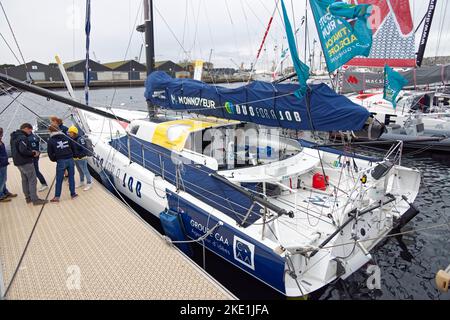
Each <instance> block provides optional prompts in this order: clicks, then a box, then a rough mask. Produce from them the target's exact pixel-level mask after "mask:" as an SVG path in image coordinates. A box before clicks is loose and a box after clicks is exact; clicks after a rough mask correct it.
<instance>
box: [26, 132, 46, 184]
mask: <svg viewBox="0 0 450 320" xmlns="http://www.w3.org/2000/svg"><path fill="white" fill-rule="evenodd" d="M28 141H29V142H30V146H31V149H32V150H35V151H37V152H39V151H40V149H39V146H40V138H39V137H38V136H37V135H35V134H34V133H33V132H32V133H31V134H30V136H29V137H28ZM33 165H34V170H35V171H36V177H37V178H38V180H39V182H40V183H41V188H40V189H39V190H38V191H39V192H42V191H45V190H47V189H48V184H47V181H45V178H44V175H43V174H42V173H41V171H40V170H39V156H37V157H34V158H33Z"/></svg>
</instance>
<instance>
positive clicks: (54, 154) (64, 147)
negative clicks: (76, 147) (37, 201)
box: [47, 125, 78, 202]
mask: <svg viewBox="0 0 450 320" xmlns="http://www.w3.org/2000/svg"><path fill="white" fill-rule="evenodd" d="M58 129H59V128H57V127H55V126H53V125H50V126H49V127H48V130H49V131H50V139H49V140H48V143H47V153H48V157H49V158H50V160H51V161H53V162H56V186H55V197H54V198H53V199H52V200H50V201H51V202H59V199H60V197H61V191H62V183H63V180H64V171H66V170H67V172H68V174H69V190H70V196H71V197H72V199H74V198H76V197H78V195H77V194H76V192H75V163H74V161H73V144H72V143H73V142H72V141H71V140H70V138H68V137H67V136H66V135H65V134H64V133H62V132H61V131H59V130H58Z"/></svg>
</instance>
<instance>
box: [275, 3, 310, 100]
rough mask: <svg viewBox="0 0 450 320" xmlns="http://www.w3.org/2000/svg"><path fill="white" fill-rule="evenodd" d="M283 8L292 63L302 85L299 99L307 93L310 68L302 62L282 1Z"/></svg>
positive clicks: (298, 94)
mask: <svg viewBox="0 0 450 320" xmlns="http://www.w3.org/2000/svg"><path fill="white" fill-rule="evenodd" d="M281 6H282V8H283V19H284V24H285V28H286V37H287V40H288V43H289V50H290V51H291V57H292V62H293V63H294V68H295V72H296V73H297V77H298V82H299V83H300V89H299V90H298V91H297V92H296V96H297V97H299V98H300V97H302V96H303V95H304V94H305V92H306V81H307V80H308V78H309V67H308V66H307V65H306V64H304V63H303V62H301V60H300V58H299V56H298V51H297V45H296V43H295V36H294V32H293V31H292V26H291V22H290V20H289V17H288V14H287V10H286V6H285V5H284V0H281Z"/></svg>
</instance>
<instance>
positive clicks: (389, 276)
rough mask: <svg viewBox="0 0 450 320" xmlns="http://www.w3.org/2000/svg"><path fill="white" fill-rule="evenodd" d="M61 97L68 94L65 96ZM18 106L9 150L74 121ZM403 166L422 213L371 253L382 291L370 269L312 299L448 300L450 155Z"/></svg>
mask: <svg viewBox="0 0 450 320" xmlns="http://www.w3.org/2000/svg"><path fill="white" fill-rule="evenodd" d="M143 91H144V89H143V88H120V89H98V90H91V93H90V97H91V101H90V102H91V105H92V106H103V107H104V106H113V107H115V108H127V109H132V110H145V109H146V104H145V100H144V97H143ZM76 93H77V96H78V97H83V92H82V91H77V92H76ZM61 94H65V93H64V92H63V91H61ZM15 95H16V94H14V96H15ZM18 101H19V102H20V103H18V102H15V103H14V104H12V105H11V106H10V107H9V108H8V109H7V110H6V111H4V112H3V113H2V114H1V116H0V127H3V128H4V130H5V133H4V136H5V137H4V141H5V143H6V145H7V146H8V145H9V134H10V133H11V132H12V131H13V130H15V129H17V128H18V127H19V126H20V124H21V123H23V122H30V123H32V124H34V123H35V122H36V118H37V116H36V114H37V115H40V116H49V115H57V116H59V117H61V118H63V119H66V120H67V122H69V121H70V108H69V107H67V106H64V105H61V104H60V103H57V102H54V101H47V100H46V99H45V98H41V97H37V96H34V95H31V94H29V93H24V94H22V95H21V96H20V97H19V98H18ZM10 102H11V98H10V97H8V96H1V97H0V113H1V112H2V111H3V110H4V108H5V107H6V106H7V105H8V104H9V103H10ZM26 108H28V109H29V110H27V109H26ZM374 152H375V151H374ZM380 154H381V153H377V154H376V155H380ZM402 164H403V165H404V166H406V167H414V168H417V169H419V170H420V171H421V173H422V177H423V179H422V185H421V189H420V192H419V195H418V197H417V198H416V201H415V205H416V206H417V207H418V209H419V210H420V214H419V215H418V216H417V217H416V218H415V219H413V220H412V221H411V222H410V223H409V224H408V225H407V226H405V227H404V228H403V231H411V232H410V233H408V234H406V235H403V236H401V237H392V238H389V239H388V240H386V241H385V242H384V243H383V244H382V245H380V246H379V247H378V248H377V249H376V250H374V251H373V252H372V256H373V258H374V259H373V260H374V263H375V264H376V265H377V266H378V267H379V268H380V276H381V288H380V289H375V290H370V289H369V288H368V286H367V280H368V279H369V277H370V275H369V274H368V273H367V272H366V269H367V268H362V269H361V270H359V271H358V272H356V273H354V274H353V275H352V276H350V277H349V278H348V279H347V280H346V281H345V282H344V283H336V284H333V285H329V286H327V287H326V288H325V289H323V290H321V291H320V292H317V293H315V294H314V295H313V296H311V297H310V298H311V299H332V300H337V299H363V300H367V299H392V300H397V299H430V300H439V299H442V300H446V299H449V296H448V294H443V293H439V291H438V290H437V289H436V287H435V283H434V277H435V274H436V272H437V271H438V270H439V269H443V268H445V267H447V265H448V263H449V261H450V228H448V227H447V228H446V227H441V228H438V229H426V228H428V227H430V226H436V225H439V224H444V223H449V222H450V155H444V154H430V153H421V154H418V155H414V156H413V155H408V151H405V157H404V158H403V162H402ZM13 191H16V192H19V191H20V190H13ZM136 209H137V210H138V212H139V213H140V214H141V215H142V216H143V217H144V218H145V219H146V220H147V221H148V222H149V223H151V224H152V225H153V226H155V227H156V228H157V229H159V230H161V228H160V225H159V221H158V220H157V219H156V218H154V217H152V216H151V215H150V214H148V213H146V212H145V211H144V210H142V209H140V208H136ZM414 230H419V231H414ZM194 259H195V261H196V262H197V263H198V264H199V265H200V266H205V268H206V270H207V271H208V272H209V273H210V274H211V275H212V276H213V277H214V278H216V279H217V280H218V281H219V282H221V283H222V284H223V285H224V286H225V287H227V288H228V289H229V290H230V291H231V292H232V293H233V294H235V295H236V296H237V297H238V298H241V299H284V297H283V296H282V295H281V294H278V293H277V292H275V291H273V290H272V289H270V288H268V287H267V286H265V285H264V284H262V283H260V282H259V281H257V280H255V279H253V278H252V277H251V276H249V275H247V274H246V273H244V272H241V271H239V270H236V269H235V268H233V267H232V266H231V265H230V264H228V263H227V262H225V261H224V260H222V259H221V258H218V257H216V256H214V255H212V254H211V253H208V252H205V256H204V254H203V251H202V249H201V247H196V248H195V257H194ZM231 275H232V276H231Z"/></svg>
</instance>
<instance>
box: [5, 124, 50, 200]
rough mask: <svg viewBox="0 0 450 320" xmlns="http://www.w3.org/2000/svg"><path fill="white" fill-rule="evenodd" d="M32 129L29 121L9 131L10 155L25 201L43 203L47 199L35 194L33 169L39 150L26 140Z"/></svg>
mask: <svg viewBox="0 0 450 320" xmlns="http://www.w3.org/2000/svg"><path fill="white" fill-rule="evenodd" d="M32 131H33V127H32V126H31V124H29V123H24V124H22V125H21V126H20V130H16V131H14V132H13V133H11V155H12V158H13V161H14V165H15V166H16V167H17V168H18V169H19V171H20V176H21V178H22V190H23V193H24V194H25V200H26V202H27V203H31V202H32V203H33V205H35V206H38V205H44V204H46V203H47V202H48V201H47V200H42V199H39V197H38V196H37V190H36V185H37V178H36V171H35V170H34V165H33V158H35V157H38V156H39V152H38V151H35V150H32V149H31V147H30V144H29V142H28V136H29V135H30V134H31V132H32Z"/></svg>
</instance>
